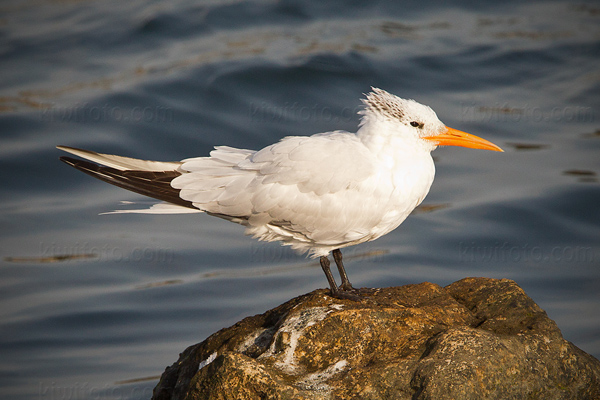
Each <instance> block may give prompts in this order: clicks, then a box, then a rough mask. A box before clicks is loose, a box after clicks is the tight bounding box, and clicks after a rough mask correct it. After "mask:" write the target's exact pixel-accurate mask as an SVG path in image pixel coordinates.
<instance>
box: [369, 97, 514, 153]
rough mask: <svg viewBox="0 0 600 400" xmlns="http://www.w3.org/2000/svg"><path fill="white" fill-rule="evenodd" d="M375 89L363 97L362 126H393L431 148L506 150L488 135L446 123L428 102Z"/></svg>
mask: <svg viewBox="0 0 600 400" xmlns="http://www.w3.org/2000/svg"><path fill="white" fill-rule="evenodd" d="M372 89H373V91H372V92H370V93H368V94H367V95H366V99H364V100H363V103H364V104H365V109H364V110H362V111H360V113H361V114H362V115H363V119H362V121H361V126H362V125H366V124H368V123H383V125H386V126H392V127H393V130H395V131H398V132H402V133H404V134H406V135H407V136H410V137H414V138H418V139H421V140H423V141H425V143H427V144H428V145H429V146H430V147H431V150H433V149H434V148H435V147H437V146H461V147H470V148H473V149H485V150H493V151H503V150H502V149H501V148H500V147H498V146H496V145H495V144H493V143H491V142H489V141H487V140H485V139H482V138H480V137H478V136H475V135H471V134H469V133H466V132H462V131H459V130H457V129H454V128H450V127H448V126H446V125H444V124H443V123H442V121H440V120H439V119H438V117H437V115H436V113H435V111H433V110H432V109H431V108H430V107H428V106H425V105H423V104H420V103H417V102H416V101H414V100H407V99H402V98H400V97H398V96H394V95H393V94H391V93H388V92H386V91H385V90H382V89H378V88H372Z"/></svg>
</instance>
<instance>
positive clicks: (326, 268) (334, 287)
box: [321, 256, 338, 296]
mask: <svg viewBox="0 0 600 400" xmlns="http://www.w3.org/2000/svg"><path fill="white" fill-rule="evenodd" d="M329 265H330V263H329V258H327V256H321V268H323V272H325V276H326V277H327V282H329V287H330V288H331V294H332V295H333V296H335V295H336V294H337V292H338V287H337V284H336V283H335V279H334V278H333V274H332V273H331V270H330V269H329Z"/></svg>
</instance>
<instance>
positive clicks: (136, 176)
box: [57, 146, 197, 213]
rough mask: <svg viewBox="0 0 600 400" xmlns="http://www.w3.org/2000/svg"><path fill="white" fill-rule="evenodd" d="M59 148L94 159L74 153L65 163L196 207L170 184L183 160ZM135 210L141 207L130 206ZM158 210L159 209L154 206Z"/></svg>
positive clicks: (138, 190) (129, 187)
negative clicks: (124, 155)
mask: <svg viewBox="0 0 600 400" xmlns="http://www.w3.org/2000/svg"><path fill="white" fill-rule="evenodd" d="M57 148H58V149H60V150H63V151H66V152H69V153H71V154H74V155H77V156H79V157H82V158H85V159H87V160H90V161H92V162H90V161H84V160H79V159H75V158H72V157H61V158H60V160H61V161H63V162H65V163H66V164H68V165H70V166H72V167H74V168H77V169H78V170H80V171H82V172H85V173H86V174H89V175H91V176H93V177H94V178H98V179H100V180H102V181H104V182H108V183H110V184H113V185H115V186H118V187H121V188H123V189H127V190H130V191H132V192H135V193H139V194H142V195H144V196H148V197H152V198H155V199H158V200H163V201H166V202H168V203H171V204H174V205H176V206H179V207H180V208H181V207H183V208H185V209H190V208H191V209H195V210H197V208H195V207H194V206H193V205H192V203H190V202H189V201H185V200H183V199H182V198H181V197H179V190H176V189H174V188H173V187H172V186H171V180H173V178H175V177H177V176H179V175H181V172H180V171H179V170H178V169H179V167H180V166H181V162H161V161H148V160H138V159H135V158H129V157H121V156H115V155H110V154H101V153H96V152H95V151H90V150H83V149H76V148H73V147H67V146H57ZM99 164H101V165H99ZM183 208H181V210H180V211H181V212H189V211H185V210H184V209H183ZM165 210H166V209H165ZM176 210H177V208H176V207H175V208H173V207H172V208H171V209H170V210H169V212H170V213H173V212H175V211H176ZM136 211H139V210H131V212H136ZM155 211H157V210H156V209H155Z"/></svg>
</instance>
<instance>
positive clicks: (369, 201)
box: [58, 88, 502, 297]
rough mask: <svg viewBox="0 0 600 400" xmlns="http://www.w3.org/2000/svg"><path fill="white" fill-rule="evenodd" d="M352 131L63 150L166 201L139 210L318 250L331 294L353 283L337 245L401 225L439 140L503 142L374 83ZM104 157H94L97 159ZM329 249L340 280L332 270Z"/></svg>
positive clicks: (424, 183)
mask: <svg viewBox="0 0 600 400" xmlns="http://www.w3.org/2000/svg"><path fill="white" fill-rule="evenodd" d="M363 103H364V105H365V108H364V109H363V110H361V111H360V114H361V115H362V117H361V121H360V125H359V129H358V131H357V132H356V134H354V133H349V132H344V131H333V132H326V133H318V134H315V135H312V136H288V137H285V138H283V139H281V141H279V142H277V143H275V144H272V145H270V146H267V147H265V148H263V149H262V150H259V151H253V150H244V149H236V148H233V147H227V146H217V147H215V150H213V151H211V152H210V156H209V157H196V158H188V159H185V160H182V161H178V162H159V161H146V160H138V159H134V158H128V157H121V156H115V155H107V154H100V153H96V152H92V151H88V150H80V149H75V148H71V147H66V146H58V148H59V149H61V150H64V151H67V152H69V153H72V154H74V155H77V156H79V157H82V158H85V159H87V160H90V161H92V162H87V161H83V160H78V159H73V158H70V157H61V160H62V161H64V162H66V163H67V164H69V165H72V166H73V167H75V168H77V169H79V170H81V171H83V172H86V173H88V174H90V175H92V176H94V177H96V178H98V179H101V180H103V181H105V182H108V183H111V184H114V185H116V186H120V187H122V188H125V189H128V190H131V191H133V192H136V193H140V194H143V195H146V196H149V197H153V198H155V199H159V200H163V201H164V202H166V203H160V204H156V205H154V206H153V207H152V208H150V209H147V210H129V211H124V212H144V213H156V214H168V213H184V212H205V213H207V214H209V215H213V216H216V217H220V218H223V219H226V220H229V221H232V222H236V223H238V224H241V225H243V226H245V227H246V234H248V235H252V236H253V237H255V238H258V239H259V240H265V241H269V242H270V241H280V242H282V244H283V245H288V246H291V247H292V248H293V249H295V250H298V251H300V252H303V253H306V252H308V253H309V254H310V256H312V257H315V258H316V257H320V263H321V267H322V268H323V271H324V272H325V275H326V276H327V280H328V282H329V286H330V288H331V293H332V295H336V296H338V297H352V296H353V295H352V294H351V292H352V291H354V289H353V287H352V285H351V284H350V281H349V280H348V277H347V275H346V272H345V270H344V266H343V264H342V253H341V251H340V249H342V248H344V247H348V246H353V245H356V244H359V243H364V242H368V241H371V240H375V239H377V238H379V237H381V236H383V235H385V234H387V233H389V232H391V231H392V230H394V229H395V228H396V227H398V225H400V224H401V223H402V222H403V221H404V220H405V219H406V217H407V216H408V215H409V214H410V213H411V211H412V210H413V209H414V208H415V207H417V206H418V205H419V204H420V203H421V202H422V201H423V199H424V198H425V196H426V195H427V193H428V192H429V188H430V187H431V184H432V182H433V177H434V173H435V167H434V164H433V159H432V157H431V154H430V153H431V151H432V150H434V149H435V148H436V147H437V146H440V145H449V146H462V147H471V148H478V149H487V150H494V151H502V149H500V147H498V146H496V145H495V144H493V143H491V142H488V141H487V140H484V139H482V138H479V137H477V136H474V135H470V134H468V133H465V132H461V131H458V130H455V129H452V128H449V127H447V126H445V125H444V124H443V123H442V122H441V121H440V120H439V119H438V117H437V115H436V114H435V112H434V111H433V110H432V109H431V108H429V107H427V106H425V105H422V104H419V103H417V102H416V101H414V100H405V99H401V98H399V97H397V96H394V95H392V94H390V93H388V92H386V91H384V90H381V89H377V88H373V89H372V92H370V93H368V94H367V95H366V99H364V100H363ZM99 164H100V165H99ZM330 252H332V253H333V257H334V260H335V262H336V265H337V267H338V270H339V273H340V277H341V281H342V284H341V285H340V286H338V285H337V284H336V282H335V279H334V278H333V275H332V273H331V271H330V268H329V266H330V262H329V259H328V255H329V253H330Z"/></svg>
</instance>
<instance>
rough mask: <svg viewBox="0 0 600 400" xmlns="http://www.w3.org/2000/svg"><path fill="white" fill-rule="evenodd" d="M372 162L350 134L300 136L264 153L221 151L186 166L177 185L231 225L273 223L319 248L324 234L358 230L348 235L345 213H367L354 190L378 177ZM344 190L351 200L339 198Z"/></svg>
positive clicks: (183, 195) (282, 231)
mask: <svg viewBox="0 0 600 400" xmlns="http://www.w3.org/2000/svg"><path fill="white" fill-rule="evenodd" d="M371 157H372V155H371V154H370V152H369V151H368V150H367V149H366V148H365V147H364V145H363V144H362V143H361V142H360V140H359V139H358V138H357V137H356V136H355V135H354V134H350V133H347V132H339V131H338V132H330V133H326V134H318V135H313V136H310V137H297V136H294V137H287V138H284V139H282V140H281V141H280V142H278V143H275V144H273V145H271V146H268V147H265V148H264V149H262V150H260V151H258V152H253V151H250V150H239V149H233V148H229V147H217V148H216V150H215V151H213V152H211V156H210V157H200V158H194V159H188V160H184V162H183V164H182V166H181V170H182V171H183V174H182V175H181V176H179V177H177V178H175V179H174V180H173V181H172V185H173V187H175V188H177V189H180V190H181V192H180V197H181V198H182V199H184V200H186V201H190V202H192V203H193V204H194V206H196V207H198V208H200V209H201V210H204V211H207V212H210V213H213V214H216V215H218V216H221V217H224V218H227V216H231V217H238V218H239V217H242V218H243V219H244V221H245V223H244V224H245V225H249V226H255V227H264V226H265V225H267V224H268V225H270V226H271V227H272V228H273V229H274V230H279V231H280V232H279V233H280V234H281V235H285V234H286V233H287V234H291V235H299V236H306V237H305V239H306V240H307V241H313V240H315V239H316V238H317V237H326V236H327V235H328V233H325V231H334V230H335V231H340V235H342V234H346V233H348V234H350V235H351V234H352V232H351V231H352V229H349V230H347V231H346V233H342V231H343V230H344V229H345V227H347V225H348V224H350V225H351V222H348V218H347V217H344V216H343V214H344V213H345V212H346V213H347V211H348V208H350V209H352V208H357V207H358V208H360V209H361V210H362V209H363V208H364V202H363V201H361V200H360V195H359V193H358V192H357V191H356V190H354V189H356V186H357V185H358V184H359V183H360V182H362V181H364V180H365V179H367V178H368V177H370V176H372V175H373V173H374V165H373V162H372V158H371ZM341 191H346V192H347V196H341V197H337V196H333V195H334V194H336V193H339V192H341ZM345 199H353V201H352V204H343V201H344V200H345ZM357 213H358V211H357ZM349 215H350V218H352V213H350V214H349ZM228 219H231V218H228ZM334 219H337V222H334V221H333V220H334ZM327 220H331V221H332V226H331V227H329V226H328V224H327V223H326V221H327ZM342 220H344V221H346V222H348V223H346V222H343V221H342ZM236 222H239V221H236ZM340 223H341V224H344V226H342V227H340V226H339V224H340ZM335 224H338V225H337V226H334V225H335ZM317 227H321V229H320V230H319V229H317ZM257 229H258V228H257ZM361 234H362V233H361ZM257 235H259V236H261V235H263V234H262V233H257ZM264 235H266V233H265V234H264ZM329 235H330V236H332V237H334V236H335V235H331V234H330V233H329ZM308 236H311V237H308ZM265 237H266V236H265ZM267 240H269V239H268V238H267ZM333 240H336V239H333Z"/></svg>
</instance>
